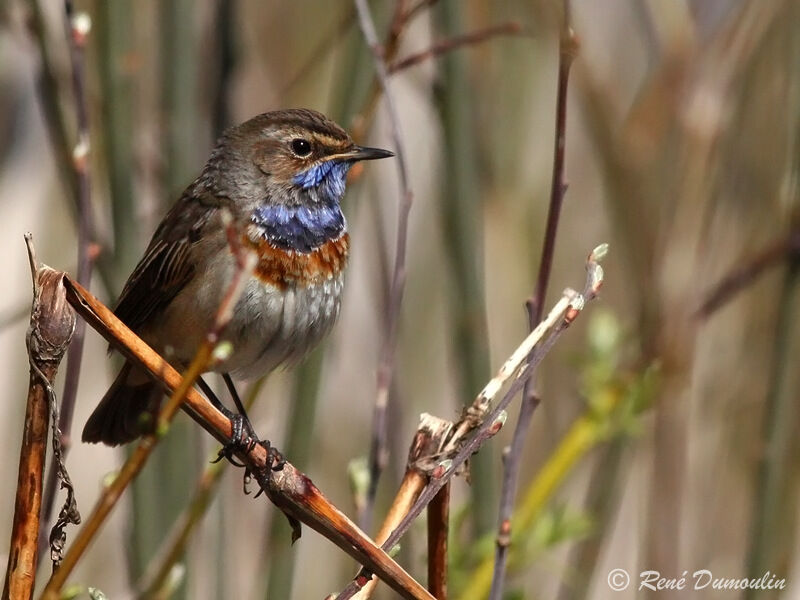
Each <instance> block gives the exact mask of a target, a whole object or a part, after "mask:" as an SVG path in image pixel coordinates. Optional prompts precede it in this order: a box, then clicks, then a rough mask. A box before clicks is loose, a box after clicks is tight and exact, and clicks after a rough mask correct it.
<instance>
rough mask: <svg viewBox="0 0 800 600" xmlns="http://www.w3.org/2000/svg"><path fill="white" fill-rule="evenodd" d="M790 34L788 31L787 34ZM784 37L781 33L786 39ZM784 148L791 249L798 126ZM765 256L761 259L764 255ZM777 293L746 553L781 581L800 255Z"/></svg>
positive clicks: (793, 13) (798, 202)
mask: <svg viewBox="0 0 800 600" xmlns="http://www.w3.org/2000/svg"><path fill="white" fill-rule="evenodd" d="M787 12H788V14H789V17H790V18H789V19H788V20H787V22H792V20H793V19H797V18H798V17H800V9H798V6H797V5H796V3H793V4H791V5H790V7H789V9H788V11H787ZM786 31H787V33H788V29H787V30H786ZM787 33H784V35H786V34H787ZM784 47H785V48H786V49H787V50H788V52H787V58H788V62H789V64H790V66H791V71H792V72H793V73H794V76H793V78H792V79H791V81H790V83H789V84H788V90H787V96H788V98H789V100H790V105H791V103H792V102H793V104H794V106H797V104H798V102H800V76H798V72H797V68H800V39H798V36H797V35H796V32H795V35H791V39H790V40H788V41H786V42H785V46H784ZM790 131H791V134H790V135H789V137H788V142H787V155H788V156H789V157H790V158H789V161H788V163H789V164H788V173H787V175H786V177H785V182H786V183H785V184H784V185H785V187H784V188H783V190H785V191H784V194H785V196H786V197H787V202H786V205H787V208H788V213H789V229H790V232H791V233H790V236H789V248H791V241H792V240H793V239H795V238H797V233H796V232H797V231H799V230H800V122H798V121H796V122H795V127H794V128H793V129H791V130H790ZM762 256H763V255H762ZM788 256H789V262H788V265H787V267H786V272H785V274H784V278H783V282H782V284H781V290H780V293H779V297H778V315H777V319H776V324H775V334H774V342H773V348H772V366H771V372H770V378H769V389H768V391H767V397H766V400H765V407H764V417H763V419H764V421H763V425H762V444H763V448H764V449H763V453H762V455H761V457H760V460H759V464H758V467H757V473H756V478H755V486H754V488H753V508H752V517H751V523H750V539H749V548H748V549H747V557H746V561H747V562H746V567H747V576H748V577H755V578H758V577H761V576H762V575H763V574H764V573H765V572H767V571H771V572H773V573H777V574H778V575H779V576H783V574H785V573H789V572H790V570H791V568H792V563H793V556H792V555H793V553H794V548H793V546H794V545H795V540H794V537H795V536H794V535H793V533H792V532H794V530H795V525H796V520H797V513H796V506H797V494H798V489H797V488H798V484H797V477H796V476H795V477H793V466H794V464H793V462H794V460H795V459H796V457H797V452H798V449H800V445H798V437H797V434H796V429H797V423H798V415H799V414H800V412H799V409H798V403H797V398H798V391H799V389H800V387H799V386H800V378H798V376H797V360H798V356H800V315H798V307H800V253H798V252H790V253H788ZM765 596H766V594H765V593H764V592H759V591H757V590H753V589H748V590H747V591H746V592H745V594H744V597H745V599H746V600H753V599H754V598H760V597H765Z"/></svg>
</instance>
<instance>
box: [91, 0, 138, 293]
mask: <svg viewBox="0 0 800 600" xmlns="http://www.w3.org/2000/svg"><path fill="white" fill-rule="evenodd" d="M94 5H95V15H96V31H97V36H96V37H97V52H96V58H97V61H98V67H99V72H100V86H101V89H102V94H101V96H100V102H101V106H102V118H103V126H102V128H100V134H101V139H102V150H103V155H104V158H105V163H106V169H105V171H106V174H107V178H108V190H109V199H110V205H111V221H112V228H113V234H114V254H113V256H114V259H113V264H114V267H115V268H114V269H113V271H112V272H113V281H112V284H113V286H114V287H113V289H112V290H110V292H111V295H112V296H113V297H116V295H117V294H118V293H119V291H120V290H121V289H122V286H123V284H124V283H125V276H126V274H127V273H129V272H130V271H131V269H133V267H134V265H135V264H136V261H137V259H138V258H139V254H140V253H141V246H140V244H139V222H140V219H139V216H140V215H139V214H138V213H137V210H136V207H137V205H138V203H137V202H136V201H135V199H134V189H133V176H134V171H135V164H136V161H135V159H134V155H133V137H134V134H133V127H132V124H133V101H134V82H133V75H134V73H133V69H134V65H135V60H136V59H135V55H134V48H133V31H134V28H133V27H132V23H133V22H134V19H133V17H134V11H133V4H132V2H131V0H115V1H114V2H106V1H104V0H100V1H96V2H95V3H94Z"/></svg>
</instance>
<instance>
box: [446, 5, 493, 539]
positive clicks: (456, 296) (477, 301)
mask: <svg viewBox="0 0 800 600" xmlns="http://www.w3.org/2000/svg"><path fill="white" fill-rule="evenodd" d="M462 13H463V7H462V6H461V4H460V3H459V2H455V1H453V0H442V1H441V2H439V3H438V6H437V7H436V8H435V14H436V20H437V23H438V30H440V31H441V32H442V34H443V35H444V36H448V37H449V36H452V35H455V34H458V33H460V32H462V31H463V29H464V27H463V23H462ZM439 60H440V67H441V78H440V82H439V85H438V86H437V100H438V108H439V113H440V116H441V120H442V127H443V132H444V144H445V145H444V147H445V151H444V152H443V154H442V156H443V158H444V161H445V166H444V172H443V174H442V186H443V191H442V197H441V219H442V230H443V233H444V241H445V249H446V252H447V260H448V264H449V265H450V266H451V273H452V290H451V294H452V296H451V299H450V307H451V308H450V310H449V313H450V315H451V318H452V327H453V340H452V344H451V347H450V351H451V352H452V353H453V363H454V367H455V370H456V373H457V376H458V397H459V398H464V399H465V400H468V399H470V398H472V397H474V396H475V394H476V393H477V391H478V390H480V389H481V387H482V386H483V384H484V383H485V382H486V381H487V380H488V379H489V376H490V368H489V351H488V348H487V343H488V334H487V326H486V305H485V299H484V277H483V229H482V227H483V204H482V202H481V198H482V197H483V194H482V191H481V183H480V178H479V168H478V160H477V153H476V146H475V144H476V137H475V136H476V131H475V127H474V123H475V115H474V107H473V105H472V102H471V99H472V93H471V86H470V82H469V76H468V72H467V63H466V57H465V56H464V54H463V53H462V52H450V53H447V54H445V55H444V56H442V57H441V58H440V59H439ZM493 461H494V456H493V454H492V452H491V446H487V447H486V448H484V450H483V452H480V453H478V454H476V455H475V456H473V457H472V458H471V459H470V479H471V486H470V494H471V503H472V510H471V512H472V525H473V528H474V534H475V536H476V537H477V536H479V535H481V534H483V533H486V532H487V531H489V530H490V529H491V528H492V527H493V526H494V521H495V514H496V511H497V506H496V499H497V489H496V488H497V486H496V485H495V482H496V481H497V477H495V476H494V473H493V471H494V470H495V469H496V467H497V466H498V465H496V464H495V465H493Z"/></svg>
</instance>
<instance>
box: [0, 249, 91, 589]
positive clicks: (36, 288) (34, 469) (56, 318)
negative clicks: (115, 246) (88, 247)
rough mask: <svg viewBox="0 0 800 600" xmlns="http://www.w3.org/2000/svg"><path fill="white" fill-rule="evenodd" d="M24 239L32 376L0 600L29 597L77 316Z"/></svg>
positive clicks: (56, 275)
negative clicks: (59, 383)
mask: <svg viewBox="0 0 800 600" xmlns="http://www.w3.org/2000/svg"><path fill="white" fill-rule="evenodd" d="M25 239H26V242H27V243H28V252H29V256H30V262H31V274H32V277H33V305H32V307H31V322H30V328H29V329H28V333H27V347H28V359H29V361H30V367H31V375H30V385H29V389H28V401H27V408H26V411H25V424H24V432H23V436H22V446H21V448H20V460H19V476H18V480H17V496H16V502H15V505H14V521H13V524H12V527H11V543H10V545H9V553H8V568H7V570H6V580H5V586H4V590H3V598H20V599H28V598H30V597H31V596H32V594H33V584H34V576H35V574H36V562H37V558H38V557H37V548H36V546H37V541H38V533H39V518H40V510H41V506H42V481H43V474H44V461H45V455H46V453H47V430H48V424H49V419H50V406H51V402H53V403H54V402H55V394H54V391H53V381H54V380H55V376H56V372H57V371H58V366H59V363H60V362H61V359H62V357H63V356H64V352H65V351H66V349H67V347H68V346H69V343H70V340H71V339H72V334H73V332H74V331H75V312H74V311H73V310H72V308H71V307H70V305H69V304H68V303H67V300H66V295H65V290H64V274H63V273H60V272H58V271H54V270H53V269H51V268H49V267H46V266H41V267H40V266H39V265H38V264H37V263H36V258H35V255H34V253H33V244H32V241H31V237H30V234H28V235H26V236H25Z"/></svg>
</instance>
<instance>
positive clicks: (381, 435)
mask: <svg viewBox="0 0 800 600" xmlns="http://www.w3.org/2000/svg"><path fill="white" fill-rule="evenodd" d="M355 5H356V12H357V13H358V21H359V26H360V28H361V32H362V34H363V35H364V39H365V41H366V43H367V46H368V48H369V50H370V52H371V53H372V56H373V62H374V65H375V72H376V73H377V77H378V82H379V84H380V86H381V88H382V89H383V94H384V97H385V102H386V109H387V112H388V115H389V122H390V126H391V134H392V140H393V142H394V147H395V153H396V154H397V171H398V179H399V187H400V190H399V194H400V196H399V201H398V215H397V233H396V236H397V237H396V240H395V243H396V246H395V255H394V268H393V270H392V279H391V287H390V289H389V301H388V307H387V318H386V329H385V331H384V332H383V340H382V342H381V350H380V359H379V363H378V376H377V389H376V391H375V409H374V416H373V429H372V441H371V445H370V483H369V485H370V491H369V493H368V503H367V510H366V514H365V517H364V519H363V520H364V522H365V523H367V524H369V522H370V520H371V519H370V512H371V507H372V503H373V501H374V497H375V491H376V490H377V483H378V477H379V476H380V473H381V471H382V469H383V463H384V462H385V460H386V453H387V438H386V435H387V426H388V424H387V422H386V414H387V407H388V402H389V391H390V389H391V386H392V378H393V375H394V368H395V351H396V346H397V332H398V327H399V321H400V308H401V304H402V302H403V292H404V290H405V280H406V247H407V245H408V217H409V213H410V211H411V204H412V200H413V195H412V193H411V188H410V187H409V181H408V166H407V163H406V153H405V148H404V146H403V140H402V135H401V132H400V120H399V115H398V112H397V108H396V106H395V101H394V98H393V96H392V94H391V91H390V87H389V73H388V69H387V66H386V62H385V59H384V56H383V50H382V49H381V46H380V42H379V41H378V34H377V32H376V31H375V23H374V22H373V20H372V15H371V14H370V10H369V6H368V5H367V3H366V0H355ZM402 7H403V4H402V0H401V1H400V2H399V3H398V5H397V8H396V12H397V14H401V11H403V8H402Z"/></svg>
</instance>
